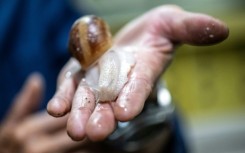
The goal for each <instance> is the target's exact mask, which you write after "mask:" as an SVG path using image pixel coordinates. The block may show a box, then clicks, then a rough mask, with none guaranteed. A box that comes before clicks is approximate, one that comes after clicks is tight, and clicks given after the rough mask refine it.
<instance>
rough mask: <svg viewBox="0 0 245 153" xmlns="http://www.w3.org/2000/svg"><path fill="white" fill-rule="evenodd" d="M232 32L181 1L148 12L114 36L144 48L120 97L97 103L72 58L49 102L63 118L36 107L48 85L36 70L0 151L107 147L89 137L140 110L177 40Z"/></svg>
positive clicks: (1, 133)
mask: <svg viewBox="0 0 245 153" xmlns="http://www.w3.org/2000/svg"><path fill="white" fill-rule="evenodd" d="M228 33H229V31H228V28H227V27H226V26H225V24H224V23H222V22H221V21H219V20H217V19H214V18H212V17H210V16H207V15H203V14H197V13H190V12H186V11H184V10H182V9H181V8H179V7H177V6H169V5H165V6H160V7H158V8H155V9H153V10H151V11H149V12H147V13H146V14H144V15H142V16H140V17H139V18H137V19H135V20H133V21H132V22H130V23H129V24H127V25H126V26H125V27H124V28H123V29H122V30H121V31H120V32H119V33H118V34H117V35H116V36H115V39H114V45H115V46H117V47H120V46H127V45H130V46H136V47H138V48H140V49H139V50H138V52H136V65H135V67H134V68H133V69H132V71H131V73H130V75H129V81H128V82H127V84H126V85H125V86H124V88H123V89H122V91H121V92H120V94H119V96H118V98H117V100H116V101H115V102H110V103H96V102H95V96H94V95H93V92H92V91H91V88H90V87H89V86H87V85H86V84H84V82H83V81H82V78H83V77H84V72H80V71H79V72H78V70H79V68H80V66H79V63H78V62H77V61H76V60H75V59H73V58H71V59H70V60H69V61H68V63H67V64H66V66H65V67H64V68H63V69H62V71H61V73H60V75H59V77H58V84H57V91H56V93H55V95H54V97H53V98H52V99H51V100H50V102H49V104H48V106H47V110H48V112H49V114H51V115H52V116H55V117H59V118H54V117H51V116H50V115H48V114H47V113H46V112H39V113H34V111H35V110H36V108H37V107H38V105H39V102H40V99H41V97H42V93H43V87H44V85H43V81H42V77H41V76H40V75H38V74H34V75H32V76H30V77H29V79H28V81H27V82H26V84H25V85H24V87H23V89H22V90H21V91H20V93H19V94H18V95H17V96H16V97H15V99H14V101H13V105H12V107H11V109H10V110H9V113H8V114H7V116H6V118H5V120H4V121H3V122H2V123H1V125H0V152H1V153H56V152H57V153H58V152H59V153H67V152H69V153H92V152H98V150H97V151H96V149H99V152H103V151H102V150H101V149H102V148H101V147H98V146H97V145H98V144H97V143H91V142H90V141H89V140H93V141H99V140H103V139H104V138H106V137H107V136H108V135H109V134H110V133H112V132H113V130H114V128H115V124H116V121H118V120H119V121H127V120H130V119H132V118H134V117H135V116H136V115H137V114H139V113H140V112H141V110H142V108H143V106H144V103H145V100H146V98H147V97H148V95H149V93H150V92H151V90H152V88H153V86H154V83H155V81H156V80H157V79H158V77H159V76H160V74H162V73H163V72H164V71H165V70H166V68H167V67H168V65H169V64H170V62H171V60H172V59H173V56H174V48H175V47H176V46H178V45H180V44H183V43H186V44H191V45H212V44H215V43H219V42H221V41H223V40H224V39H226V38H227V37H228ZM66 130H67V132H68V134H69V136H70V137H71V138H72V139H73V140H82V141H79V142H74V141H72V140H71V139H70V138H69V137H68V136H67V132H66ZM157 142H162V141H157ZM160 145H161V144H160ZM150 150H151V149H150ZM107 152H108V150H107Z"/></svg>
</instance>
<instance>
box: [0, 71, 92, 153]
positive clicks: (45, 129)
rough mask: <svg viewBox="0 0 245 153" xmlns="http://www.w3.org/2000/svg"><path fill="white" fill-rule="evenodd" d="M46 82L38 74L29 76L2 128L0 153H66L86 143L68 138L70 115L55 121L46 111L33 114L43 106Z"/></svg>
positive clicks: (0, 131)
mask: <svg viewBox="0 0 245 153" xmlns="http://www.w3.org/2000/svg"><path fill="white" fill-rule="evenodd" d="M42 93H43V82H42V79H41V77H40V76H39V75H37V74H34V75H32V76H31V77H29V79H28V81H27V82H26V84H25V85H24V87H23V89H22V90H21V92H20V93H19V94H18V95H17V97H16V98H15V100H14V103H13V106H12V108H11V109H10V111H9V113H8V115H7V117H6V118H5V120H4V121H3V123H2V124H1V126H0V152H1V153H55V152H59V153H65V152H66V151H69V150H70V149H74V148H76V147H78V146H84V144H86V143H87V141H83V142H74V141H72V140H71V139H70V137H68V135H67V132H66V129H65V125H66V122H67V116H64V117H62V118H59V119H56V118H54V117H52V116H50V115H48V114H47V113H46V112H40V113H35V114H34V113H33V112H34V111H35V110H36V108H37V106H38V105H39V103H40V100H41V98H42Z"/></svg>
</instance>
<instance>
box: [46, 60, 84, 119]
mask: <svg viewBox="0 0 245 153" xmlns="http://www.w3.org/2000/svg"><path fill="white" fill-rule="evenodd" d="M80 69H81V67H80V65H79V63H78V62H77V61H76V60H75V59H73V58H71V59H70V60H69V62H68V63H67V64H66V65H65V66H64V68H63V69H62V71H61V72H60V75H59V77H58V84H57V90H56V93H55V95H54V96H53V98H52V99H51V100H50V101H49V103H48V105H47V111H48V113H49V114H50V115H52V116H55V117H60V116H64V115H65V114H66V113H68V112H69V111H70V109H71V103H72V99H73V96H74V94H75V90H76V87H77V84H78V83H77V82H79V79H80V77H81V75H83V74H82V72H80Z"/></svg>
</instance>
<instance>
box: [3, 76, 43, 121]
mask: <svg viewBox="0 0 245 153" xmlns="http://www.w3.org/2000/svg"><path fill="white" fill-rule="evenodd" d="M43 86H44V82H43V79H42V77H41V75H39V74H37V73H34V74H32V75H31V76H30V77H29V78H28V79H27V81H26V83H25V85H24V87H23V88H22V90H21V92H20V93H19V94H18V95H17V96H16V97H15V99H14V102H13V106H12V107H11V109H10V111H9V113H8V116H7V118H8V119H7V120H9V121H19V120H21V119H23V118H24V117H26V116H27V115H29V114H30V113H32V112H33V111H34V110H35V109H37V107H38V105H39V103H40V101H41V98H42V96H43V88H44V87H43Z"/></svg>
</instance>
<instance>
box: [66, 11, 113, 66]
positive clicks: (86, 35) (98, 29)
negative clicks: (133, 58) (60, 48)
mask: <svg viewBox="0 0 245 153" xmlns="http://www.w3.org/2000/svg"><path fill="white" fill-rule="evenodd" d="M111 46H112V36H111V33H110V30H109V26H108V25H107V23H106V22H104V21H103V20H102V19H101V18H99V17H97V16H94V15H88V16H84V17H81V18H79V19H77V20H76V21H75V23H74V24H73V26H72V28H71V31H70V37H69V46H68V47H69V51H70V53H71V54H72V56H73V57H75V58H76V59H77V60H78V61H79V62H80V64H81V66H82V69H83V70H87V69H88V68H89V67H90V66H91V65H92V64H93V63H95V62H96V61H97V60H98V59H99V58H100V57H101V56H102V55H103V54H104V53H105V52H106V51H107V50H108V49H109V48H111Z"/></svg>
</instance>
